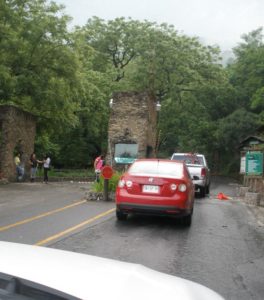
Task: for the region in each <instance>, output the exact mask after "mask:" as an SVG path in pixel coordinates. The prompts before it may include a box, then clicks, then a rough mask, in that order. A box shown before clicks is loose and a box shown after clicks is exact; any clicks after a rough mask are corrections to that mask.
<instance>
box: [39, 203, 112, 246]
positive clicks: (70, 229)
mask: <svg viewBox="0 0 264 300" xmlns="http://www.w3.org/2000/svg"><path fill="white" fill-rule="evenodd" d="M114 211H115V208H112V209H109V210H107V211H105V212H103V213H101V214H99V215H96V216H95V217H93V218H91V219H88V220H86V221H84V222H82V223H80V224H78V225H75V226H73V227H70V228H68V229H66V230H64V231H61V232H59V233H57V234H55V235H52V236H50V237H48V238H46V239H44V240H41V241H38V242H37V243H36V244H35V245H37V246H42V245H44V244H47V243H49V242H51V241H53V240H56V239H58V238H60V237H62V236H64V235H66V234H68V233H70V232H73V231H75V230H77V229H79V228H81V227H83V226H85V225H87V224H90V223H92V222H94V221H96V220H98V219H100V218H102V217H104V216H107V215H109V214H111V213H112V212H114Z"/></svg>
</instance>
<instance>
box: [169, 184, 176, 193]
mask: <svg viewBox="0 0 264 300" xmlns="http://www.w3.org/2000/svg"><path fill="white" fill-rule="evenodd" d="M170 188H171V190H172V191H175V190H176V189H177V184H175V183H172V184H171V185H170Z"/></svg>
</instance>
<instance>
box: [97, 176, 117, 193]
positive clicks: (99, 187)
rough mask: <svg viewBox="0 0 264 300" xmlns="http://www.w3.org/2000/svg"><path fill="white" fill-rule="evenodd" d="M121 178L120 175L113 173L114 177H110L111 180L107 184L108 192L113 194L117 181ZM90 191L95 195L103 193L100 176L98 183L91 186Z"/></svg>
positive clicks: (102, 180)
mask: <svg viewBox="0 0 264 300" xmlns="http://www.w3.org/2000/svg"><path fill="white" fill-rule="evenodd" d="M121 176H122V173H119V172H115V173H114V175H113V176H112V178H111V179H109V184H108V190H109V192H115V190H116V187H117V184H118V181H119V179H120V177H121ZM92 190H93V191H94V192H97V193H99V192H103V191H104V178H103V177H102V176H100V181H99V182H95V183H94V184H93V185H92Z"/></svg>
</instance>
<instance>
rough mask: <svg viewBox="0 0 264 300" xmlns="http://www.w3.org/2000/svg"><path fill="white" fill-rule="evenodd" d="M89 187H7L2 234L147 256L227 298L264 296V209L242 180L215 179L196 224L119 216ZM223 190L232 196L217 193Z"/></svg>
mask: <svg viewBox="0 0 264 300" xmlns="http://www.w3.org/2000/svg"><path fill="white" fill-rule="evenodd" d="M88 188H89V187H88V185H87V184H78V183H74V184H71V183H65V184H63V183H60V184H59V183H57V184H56V183H52V184H49V185H43V184H38V183H36V184H33V185H32V184H12V185H8V186H0V240H5V241H14V242H23V243H28V244H39V245H44V246H49V247H53V248H58V249H64V250H69V251H75V252H81V253H87V254H92V255H98V256H102V257H107V258H113V259H118V260H123V261H128V262H134V263H140V264H143V265H145V266H147V267H150V268H152V269H155V270H158V271H161V272H165V273H168V274H172V275H177V276H180V277H183V278H186V279H190V280H193V281H196V282H198V283H201V284H203V285H206V286H208V287H210V288H212V289H213V290H215V291H217V292H218V293H220V294H221V295H222V296H224V297H225V298H226V299H240V300H244V299H245V300H249V299H260V300H262V299H264V224H263V220H262V219H261V217H263V214H261V212H262V210H261V209H253V208H250V207H248V206H246V205H245V204H243V203H242V202H241V200H240V199H238V198H236V191H237V185H236V183H234V182H230V180H229V179H222V178H215V179H214V181H213V184H212V187H211V193H210V197H206V198H202V199H201V198H197V199H196V201H195V208H194V215H193V223H192V226H191V227H190V228H185V227H182V226H181V225H180V224H179V223H178V222H176V221H175V220H171V219H166V218H155V217H133V216H131V217H129V219H128V220H127V221H125V222H117V221H116V219H115V216H114V210H113V208H114V204H113V203H105V202H97V201H96V202H91V201H84V196H85V193H86V191H87V190H88ZM219 192H224V193H225V194H227V195H228V196H230V197H231V198H232V200H227V201H220V200H217V199H216V195H217V194H218V193H219ZM256 213H258V216H259V217H258V218H256Z"/></svg>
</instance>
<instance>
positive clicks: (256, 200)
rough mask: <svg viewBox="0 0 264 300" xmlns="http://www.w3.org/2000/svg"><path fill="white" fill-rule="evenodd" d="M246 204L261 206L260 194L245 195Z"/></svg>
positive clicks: (249, 193) (250, 193)
mask: <svg viewBox="0 0 264 300" xmlns="http://www.w3.org/2000/svg"><path fill="white" fill-rule="evenodd" d="M245 202H246V203H247V204H249V205H255V206H258V205H259V204H260V194H259V193H253V192H247V193H246V195H245Z"/></svg>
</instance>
